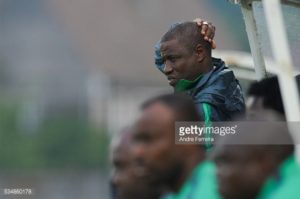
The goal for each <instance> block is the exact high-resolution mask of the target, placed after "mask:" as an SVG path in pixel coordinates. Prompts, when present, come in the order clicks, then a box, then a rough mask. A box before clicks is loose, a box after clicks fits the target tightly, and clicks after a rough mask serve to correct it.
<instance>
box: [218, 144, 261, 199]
mask: <svg viewBox="0 0 300 199" xmlns="http://www.w3.org/2000/svg"><path fill="white" fill-rule="evenodd" d="M249 147H251V146H224V147H223V149H222V150H219V151H217V152H216V153H215V156H214V160H215V162H216V164H217V167H218V170H217V177H218V182H219V191H220V193H221V195H222V196H223V197H224V198H225V199H247V198H249V199H253V198H255V197H256V195H257V194H258V193H259V191H260V188H261V186H262V185H263V183H264V181H265V179H266V175H267V174H266V173H265V172H263V169H262V164H261V161H260V160H259V159H256V158H255V157H254V156H255V154H253V155H250V154H251V153H247V152H246V151H247V150H249V149H247V148H249ZM256 155H257V154H256Z"/></svg>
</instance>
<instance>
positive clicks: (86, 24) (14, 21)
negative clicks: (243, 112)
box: [0, 0, 249, 199]
mask: <svg viewBox="0 0 300 199" xmlns="http://www.w3.org/2000/svg"><path fill="white" fill-rule="evenodd" d="M196 17H201V18H203V19H205V20H207V21H210V22H212V23H213V24H214V25H215V26H216V42H217V49H218V50H221V51H227V50H230V51H232V50H234V51H242V52H246V53H248V52H249V46H248V40H247V36H246V32H245V27H244V23H243V19H242V15H241V13H240V9H239V7H238V6H235V5H232V4H229V3H228V2H227V1H225V0H218V1H216V0H215V1H210V0H188V1H180V0H151V1H149V0H85V1H82V0H26V1H24V0H0V91H1V94H0V189H1V193H0V198H4V199H5V198H8V196H5V195H3V191H2V190H3V189H4V188H31V189H33V191H34V195H32V196H22V198H26V197H28V198H34V199H37V198H38V199H50V198H51V199H53V198H55V199H82V198H85V199H108V198H109V189H108V178H109V172H110V167H111V166H110V164H109V161H108V160H109V141H110V139H111V137H112V135H113V134H115V133H118V132H119V131H120V129H121V128H123V127H124V126H126V125H129V124H130V123H131V122H132V121H134V119H135V118H136V117H137V115H138V106H139V104H140V103H141V102H143V101H144V100H145V99H147V98H149V97H151V96H154V95H157V94H160V93H165V92H172V90H171V89H170V87H169V86H168V84H167V81H166V79H165V77H164V76H163V75H162V74H161V73H160V72H159V71H158V70H157V69H156V68H155V66H154V61H153V46H154V44H155V43H156V41H157V40H159V38H160V37H161V36H162V34H163V33H164V32H166V31H167V29H168V27H169V26H170V25H171V24H172V23H174V22H177V21H186V20H192V19H194V18H196ZM237 73H239V72H238V71H237ZM237 75H238V74H237ZM241 81H242V84H243V85H245V87H246V83H245V82H244V80H243V79H241ZM245 89H246V88H245Z"/></svg>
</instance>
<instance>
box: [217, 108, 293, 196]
mask: <svg viewBox="0 0 300 199" xmlns="http://www.w3.org/2000/svg"><path fill="white" fill-rule="evenodd" d="M255 114H256V115H255ZM282 119H283V118H282V116H280V115H278V114H277V112H275V111H272V110H266V111H259V112H257V113H252V115H251V120H252V121H260V123H257V125H253V123H250V121H248V123H245V124H241V123H237V124H238V130H237V134H236V136H231V137H226V136H225V137H223V138H222V139H221V140H219V142H217V144H216V146H215V149H214V151H213V153H212V158H213V160H214V161H215V162H216V164H217V168H218V169H217V177H218V181H219V191H220V193H221V195H222V196H223V197H224V198H225V199H254V198H256V197H257V195H258V194H259V193H260V191H261V189H262V187H263V185H264V183H265V181H266V180H267V179H268V177H270V176H272V175H276V173H277V171H278V168H279V166H280V164H281V163H282V162H284V161H285V160H286V159H287V158H288V157H290V156H291V155H292V154H293V150H294V145H293V141H292V138H291V136H290V135H289V132H288V129H287V126H286V124H285V123H284V122H281V123H278V122H277V123H274V122H273V121H275V120H276V121H280V120H281V121H282ZM261 121H265V123H261ZM239 125H240V126H239Z"/></svg>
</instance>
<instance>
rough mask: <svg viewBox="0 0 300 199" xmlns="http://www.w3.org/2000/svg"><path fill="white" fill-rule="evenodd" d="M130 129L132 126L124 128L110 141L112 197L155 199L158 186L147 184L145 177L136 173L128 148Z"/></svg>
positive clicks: (157, 195)
mask: <svg viewBox="0 0 300 199" xmlns="http://www.w3.org/2000/svg"><path fill="white" fill-rule="evenodd" d="M132 131H133V129H132V128H127V129H125V130H124V131H123V132H122V133H121V134H120V135H119V137H117V138H115V139H114V140H113V143H112V164H113V173H112V177H111V183H112V188H113V198H116V199H141V198H143V199H157V198H159V195H160V193H159V191H158V188H156V187H151V186H149V184H147V181H146V179H143V178H140V177H139V176H138V175H137V172H136V168H135V164H134V163H133V158H132V152H131V148H130V147H131V142H132Z"/></svg>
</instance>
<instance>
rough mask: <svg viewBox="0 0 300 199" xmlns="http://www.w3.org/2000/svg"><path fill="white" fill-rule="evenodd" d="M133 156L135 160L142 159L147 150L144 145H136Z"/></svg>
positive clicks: (133, 148)
mask: <svg viewBox="0 0 300 199" xmlns="http://www.w3.org/2000/svg"><path fill="white" fill-rule="evenodd" d="M132 155H133V158H134V159H140V158H141V157H143V156H144V155H145V150H144V147H143V146H142V144H136V145H134V146H133V147H132Z"/></svg>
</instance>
